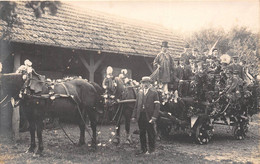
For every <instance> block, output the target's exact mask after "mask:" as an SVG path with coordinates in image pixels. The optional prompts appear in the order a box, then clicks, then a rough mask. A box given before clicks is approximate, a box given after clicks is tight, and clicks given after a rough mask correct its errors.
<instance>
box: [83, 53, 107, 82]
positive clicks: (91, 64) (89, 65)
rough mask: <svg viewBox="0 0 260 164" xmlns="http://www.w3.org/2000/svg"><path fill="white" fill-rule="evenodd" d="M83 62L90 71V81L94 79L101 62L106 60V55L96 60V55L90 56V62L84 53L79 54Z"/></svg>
mask: <svg viewBox="0 0 260 164" xmlns="http://www.w3.org/2000/svg"><path fill="white" fill-rule="evenodd" d="M79 57H80V59H81V62H82V63H83V65H84V66H85V67H86V69H87V70H88V72H89V81H93V82H94V79H95V72H96V70H97V69H98V67H99V66H100V65H101V63H102V62H103V61H104V59H105V56H104V55H103V56H102V57H101V58H100V59H99V60H97V61H96V62H95V60H94V55H90V56H89V63H88V62H87V60H86V58H85V57H84V56H83V55H79Z"/></svg>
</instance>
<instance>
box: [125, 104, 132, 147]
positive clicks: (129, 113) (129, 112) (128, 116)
mask: <svg viewBox="0 0 260 164" xmlns="http://www.w3.org/2000/svg"><path fill="white" fill-rule="evenodd" d="M132 112H133V110H132V109H131V107H129V106H127V107H126V108H125V109H124V117H125V131H126V143H129V144H130V143H131V142H132V138H131V135H130V120H131V116H132Z"/></svg>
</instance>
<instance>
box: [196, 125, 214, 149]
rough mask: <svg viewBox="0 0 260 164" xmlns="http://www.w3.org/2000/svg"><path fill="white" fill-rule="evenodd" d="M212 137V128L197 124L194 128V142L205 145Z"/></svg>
mask: <svg viewBox="0 0 260 164" xmlns="http://www.w3.org/2000/svg"><path fill="white" fill-rule="evenodd" d="M212 135H213V132H212V127H210V126H209V125H208V123H199V124H198V125H197V126H196V128H195V136H194V137H195V141H196V142H197V143H198V144H200V145H203V144H207V143H208V142H209V141H210V139H211V137H212Z"/></svg>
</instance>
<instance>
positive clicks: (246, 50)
mask: <svg viewBox="0 0 260 164" xmlns="http://www.w3.org/2000/svg"><path fill="white" fill-rule="evenodd" d="M218 39H219V41H218V42H217V44H216V48H217V49H218V51H219V53H220V54H219V55H220V56H221V55H222V54H228V55H230V56H234V55H236V56H239V58H240V61H241V62H244V64H246V65H247V66H248V67H249V72H250V73H251V74H253V76H256V75H257V74H258V60H259V52H258V51H257V45H258V34H257V33H253V32H252V31H251V30H249V29H248V28H247V27H239V26H235V27H233V28H232V29H230V30H229V31H227V32H225V31H224V30H223V29H221V28H215V29H214V28H205V29H202V30H200V31H197V32H194V33H193V35H192V36H191V37H189V38H186V40H187V42H188V43H190V44H191V47H194V48H197V49H198V50H199V51H200V52H203V49H205V48H208V49H211V48H212V46H213V45H214V43H215V42H216V41H217V40H218ZM210 53H211V52H210Z"/></svg>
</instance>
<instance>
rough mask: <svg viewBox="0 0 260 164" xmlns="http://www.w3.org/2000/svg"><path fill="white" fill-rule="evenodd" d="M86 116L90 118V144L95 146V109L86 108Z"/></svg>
mask: <svg viewBox="0 0 260 164" xmlns="http://www.w3.org/2000/svg"><path fill="white" fill-rule="evenodd" d="M87 113H88V117H89V120H90V126H91V129H92V146H93V147H96V144H97V120H96V111H95V110H94V109H93V108H89V110H87Z"/></svg>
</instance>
